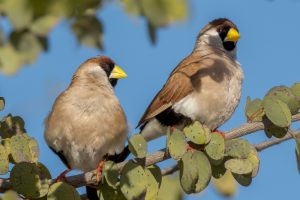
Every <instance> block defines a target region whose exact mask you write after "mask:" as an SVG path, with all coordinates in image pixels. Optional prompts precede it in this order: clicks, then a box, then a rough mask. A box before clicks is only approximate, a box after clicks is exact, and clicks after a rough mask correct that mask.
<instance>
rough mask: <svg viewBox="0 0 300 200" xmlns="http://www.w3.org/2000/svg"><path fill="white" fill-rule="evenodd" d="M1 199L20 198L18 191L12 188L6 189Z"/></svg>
mask: <svg viewBox="0 0 300 200" xmlns="http://www.w3.org/2000/svg"><path fill="white" fill-rule="evenodd" d="M2 199H3V200H20V198H19V195H18V193H16V192H15V191H13V190H8V191H6V192H5V193H4V194H3V196H2Z"/></svg>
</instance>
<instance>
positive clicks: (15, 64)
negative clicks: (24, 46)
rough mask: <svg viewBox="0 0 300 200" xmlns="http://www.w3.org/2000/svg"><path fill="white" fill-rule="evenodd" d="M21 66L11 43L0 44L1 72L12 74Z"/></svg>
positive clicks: (19, 58) (17, 54)
mask: <svg viewBox="0 0 300 200" xmlns="http://www.w3.org/2000/svg"><path fill="white" fill-rule="evenodd" d="M7 58H10V59H7ZM21 66H22V60H21V57H20V56H19V53H18V52H17V51H16V49H15V48H14V47H13V46H12V45H11V44H6V45H4V46H0V71H1V72H2V73H4V74H6V75H12V74H14V73H16V72H17V70H18V69H19V68H20V67H21Z"/></svg>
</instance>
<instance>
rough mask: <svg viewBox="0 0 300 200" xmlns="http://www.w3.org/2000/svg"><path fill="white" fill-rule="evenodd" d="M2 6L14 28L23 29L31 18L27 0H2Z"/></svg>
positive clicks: (31, 14)
mask: <svg viewBox="0 0 300 200" xmlns="http://www.w3.org/2000/svg"><path fill="white" fill-rule="evenodd" d="M3 8H4V12H5V14H6V16H7V17H8V19H9V21H10V22H11V24H12V26H13V27H14V28H15V29H16V30H21V29H25V28H26V27H28V26H29V25H30V23H31V21H32V19H33V12H32V9H31V7H30V4H29V1H24V0H4V2H3Z"/></svg>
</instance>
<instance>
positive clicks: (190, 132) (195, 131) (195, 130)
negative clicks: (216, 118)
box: [183, 121, 211, 144]
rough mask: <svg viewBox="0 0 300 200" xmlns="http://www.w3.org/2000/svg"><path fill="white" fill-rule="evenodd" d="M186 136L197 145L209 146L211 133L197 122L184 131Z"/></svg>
mask: <svg viewBox="0 0 300 200" xmlns="http://www.w3.org/2000/svg"><path fill="white" fill-rule="evenodd" d="M183 132H184V134H185V136H186V137H187V138H188V139H189V140H190V141H192V142H193V143H195V144H207V143H208V142H209V141H210V137H211V135H210V131H209V129H208V128H206V127H204V126H202V124H200V122H198V121H196V122H194V123H193V124H191V125H188V126H186V127H185V128H184V129H183Z"/></svg>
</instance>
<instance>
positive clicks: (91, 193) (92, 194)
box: [85, 186, 99, 200]
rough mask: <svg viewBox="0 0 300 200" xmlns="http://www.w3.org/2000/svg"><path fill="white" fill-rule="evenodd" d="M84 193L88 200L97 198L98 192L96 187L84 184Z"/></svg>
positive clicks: (96, 199)
mask: <svg viewBox="0 0 300 200" xmlns="http://www.w3.org/2000/svg"><path fill="white" fill-rule="evenodd" d="M85 188H86V194H87V197H88V199H89V200H99V197H98V194H97V189H96V188H93V187H90V186H86V187H85Z"/></svg>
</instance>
